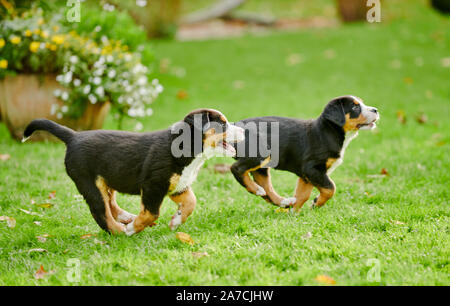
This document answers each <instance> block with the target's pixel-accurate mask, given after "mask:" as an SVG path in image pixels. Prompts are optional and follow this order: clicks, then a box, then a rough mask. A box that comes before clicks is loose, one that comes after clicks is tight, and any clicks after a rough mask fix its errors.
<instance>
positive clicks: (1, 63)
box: [0, 59, 8, 69]
mask: <svg viewBox="0 0 450 306" xmlns="http://www.w3.org/2000/svg"><path fill="white" fill-rule="evenodd" d="M0 68H2V69H6V68H8V61H7V60H5V59H2V60H0Z"/></svg>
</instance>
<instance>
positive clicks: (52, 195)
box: [48, 191, 56, 199]
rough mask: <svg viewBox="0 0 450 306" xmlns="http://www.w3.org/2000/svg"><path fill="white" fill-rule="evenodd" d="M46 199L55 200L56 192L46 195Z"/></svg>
mask: <svg viewBox="0 0 450 306" xmlns="http://www.w3.org/2000/svg"><path fill="white" fill-rule="evenodd" d="M48 198H49V199H54V198H56V191H52V192H50V193H49V194H48Z"/></svg>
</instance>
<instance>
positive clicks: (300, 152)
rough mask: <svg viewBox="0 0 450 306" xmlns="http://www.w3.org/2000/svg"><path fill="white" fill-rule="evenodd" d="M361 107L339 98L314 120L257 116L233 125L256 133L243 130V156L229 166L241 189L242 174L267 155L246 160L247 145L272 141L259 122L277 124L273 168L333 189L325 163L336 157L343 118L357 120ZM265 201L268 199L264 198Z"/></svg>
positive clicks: (341, 139) (264, 170) (262, 171)
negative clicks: (248, 126)
mask: <svg viewBox="0 0 450 306" xmlns="http://www.w3.org/2000/svg"><path fill="white" fill-rule="evenodd" d="M360 113H361V108H360V107H358V105H357V104H355V103H354V99H353V98H352V97H351V96H345V97H339V98H336V99H334V100H332V101H330V102H329V103H328V104H327V105H326V106H325V108H324V110H323V112H322V114H321V115H320V116H319V117H318V118H317V119H313V120H300V119H295V118H285V117H273V116H271V117H256V118H249V119H244V120H242V121H239V122H237V123H236V125H237V126H240V127H243V126H244V125H246V124H248V123H251V122H253V123H256V127H257V128H258V129H257V131H255V130H252V129H250V130H249V129H246V134H245V136H246V137H245V143H246V151H245V152H246V153H245V156H242V152H238V157H236V158H235V159H236V160H237V161H236V162H235V163H234V164H233V165H232V167H231V171H232V173H233V175H234V177H235V178H236V180H237V181H238V182H239V183H240V184H241V185H242V186H244V187H246V186H245V184H244V182H243V175H244V173H245V172H246V171H248V170H249V169H252V168H255V167H257V166H258V165H261V163H262V162H263V161H264V160H265V159H266V158H267V157H268V156H269V154H259V153H258V156H257V157H249V156H248V152H249V142H250V141H251V139H252V138H254V137H267V139H268V141H267V143H268V144H270V143H271V141H270V139H271V137H272V134H271V131H270V129H269V132H268V133H267V135H266V134H264V135H263V134H262V132H261V131H260V130H259V123H261V122H267V123H268V126H269V127H270V123H271V122H277V123H279V162H278V165H276V166H275V167H273V168H275V169H279V170H285V171H289V172H292V173H294V174H296V175H297V176H298V177H301V178H302V179H304V180H305V181H306V182H309V183H311V184H313V185H314V186H316V187H322V188H326V189H334V183H333V182H332V181H331V179H330V178H329V177H328V175H327V167H326V163H327V160H328V159H329V158H339V157H340V156H339V155H340V152H341V149H342V146H343V143H344V139H345V132H344V129H343V126H344V124H345V122H346V118H345V115H346V114H349V117H350V118H357V117H358V116H359V115H360ZM255 171H258V172H259V174H262V175H264V176H267V175H268V169H267V168H260V169H257V170H255ZM265 199H266V200H268V198H267V197H265Z"/></svg>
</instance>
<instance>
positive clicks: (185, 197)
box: [169, 188, 197, 230]
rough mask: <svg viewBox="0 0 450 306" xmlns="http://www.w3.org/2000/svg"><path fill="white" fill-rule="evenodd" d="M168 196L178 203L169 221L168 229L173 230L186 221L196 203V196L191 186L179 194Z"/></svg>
mask: <svg viewBox="0 0 450 306" xmlns="http://www.w3.org/2000/svg"><path fill="white" fill-rule="evenodd" d="M169 197H170V198H171V199H172V201H174V202H175V203H176V204H178V211H177V212H176V213H175V215H173V217H172V219H171V220H170V223H169V227H170V229H172V230H174V229H176V228H177V227H178V226H179V225H181V224H183V223H184V222H186V219H187V218H188V217H189V216H190V215H191V214H192V212H193V211H194V208H195V205H196V203H197V198H196V197H195V194H194V192H193V191H192V189H191V188H188V189H187V190H186V191H185V192H183V193H181V194H177V195H171V196H169Z"/></svg>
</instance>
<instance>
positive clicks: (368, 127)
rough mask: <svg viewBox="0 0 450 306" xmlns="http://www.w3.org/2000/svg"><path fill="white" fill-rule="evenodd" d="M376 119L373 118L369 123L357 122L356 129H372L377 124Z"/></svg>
mask: <svg viewBox="0 0 450 306" xmlns="http://www.w3.org/2000/svg"><path fill="white" fill-rule="evenodd" d="M376 121H377V119H375V120H373V121H372V122H369V123H362V124H358V125H357V127H358V129H361V128H364V129H370V130H371V129H373V128H375V127H376V126H377V124H376V123H375V122H376Z"/></svg>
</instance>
